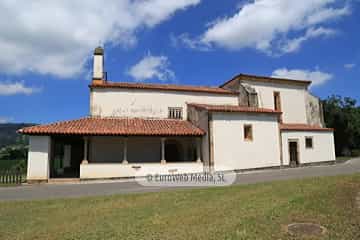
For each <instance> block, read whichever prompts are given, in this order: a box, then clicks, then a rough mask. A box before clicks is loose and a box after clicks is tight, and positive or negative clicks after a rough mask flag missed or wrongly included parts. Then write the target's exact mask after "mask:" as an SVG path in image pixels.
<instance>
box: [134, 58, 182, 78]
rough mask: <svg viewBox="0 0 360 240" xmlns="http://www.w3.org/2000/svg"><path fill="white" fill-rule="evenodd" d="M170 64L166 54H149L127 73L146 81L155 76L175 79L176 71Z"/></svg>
mask: <svg viewBox="0 0 360 240" xmlns="http://www.w3.org/2000/svg"><path fill="white" fill-rule="evenodd" d="M169 64H170V63H169V60H168V58H167V57H166V56H152V55H151V54H148V55H146V56H145V57H144V58H143V59H141V60H140V61H139V62H138V63H137V64H135V65H134V66H132V67H131V68H130V69H129V71H128V72H127V74H129V75H130V76H131V77H133V78H134V79H135V80H136V81H145V80H147V79H153V78H157V79H159V80H161V81H168V80H173V79H175V73H174V72H173V71H172V70H170V69H169V68H168V67H169Z"/></svg>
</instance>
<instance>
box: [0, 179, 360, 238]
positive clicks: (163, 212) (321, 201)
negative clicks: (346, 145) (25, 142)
mask: <svg viewBox="0 0 360 240" xmlns="http://www.w3.org/2000/svg"><path fill="white" fill-rule="evenodd" d="M359 191H360V174H357V175H351V176H340V177H325V178H313V179H307V180H295V181H283V182H274V183H266V184H256V185H247V186H230V187H223V188H211V189H202V190H178V191H171V192H161V193H145V194H132V195H118V196H109V197H91V198H80V199H71V200H48V201H29V202H4V203H0V239H2V240H5V239H107V240H109V239H217V240H218V239H294V238H291V237H290V236H289V235H287V233H286V232H285V231H284V229H283V227H284V225H287V224H289V223H292V222H313V223H319V224H322V225H323V226H325V227H326V228H327V229H328V232H327V234H326V235H325V236H324V237H322V238H316V239H346V240H350V239H360V210H359V209H358V208H357V204H356V201H355V197H356V195H357V193H358V192H359ZM296 239H297V238H296Z"/></svg>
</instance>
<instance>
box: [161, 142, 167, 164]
mask: <svg viewBox="0 0 360 240" xmlns="http://www.w3.org/2000/svg"><path fill="white" fill-rule="evenodd" d="M165 141H166V138H161V164H165V163H166V159H165Z"/></svg>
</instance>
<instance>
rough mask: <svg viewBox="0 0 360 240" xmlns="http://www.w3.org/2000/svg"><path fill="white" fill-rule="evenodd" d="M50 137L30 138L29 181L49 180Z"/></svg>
mask: <svg viewBox="0 0 360 240" xmlns="http://www.w3.org/2000/svg"><path fill="white" fill-rule="evenodd" d="M50 143H51V141H50V137H49V136H30V137H29V154H28V166H27V180H47V179H48V178H49V154H50Z"/></svg>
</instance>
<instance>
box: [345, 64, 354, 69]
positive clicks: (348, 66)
mask: <svg viewBox="0 0 360 240" xmlns="http://www.w3.org/2000/svg"><path fill="white" fill-rule="evenodd" d="M354 67H356V64H355V63H347V64H344V68H346V69H353V68H354Z"/></svg>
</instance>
